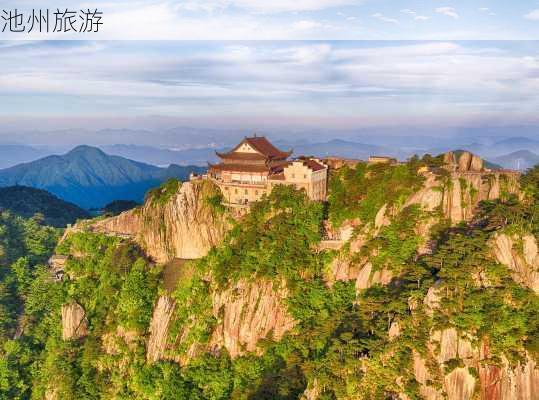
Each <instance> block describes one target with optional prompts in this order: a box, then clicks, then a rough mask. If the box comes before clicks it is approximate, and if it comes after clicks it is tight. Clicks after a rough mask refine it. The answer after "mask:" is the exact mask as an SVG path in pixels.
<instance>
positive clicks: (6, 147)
mask: <svg viewBox="0 0 539 400" xmlns="http://www.w3.org/2000/svg"><path fill="white" fill-rule="evenodd" d="M47 155H48V152H47V151H46V150H40V149H37V148H35V147H31V146H25V145H22V144H0V168H8V167H11V166H13V165H17V164H20V163H25V162H30V161H34V160H37V159H38V158H41V157H45V156H47Z"/></svg>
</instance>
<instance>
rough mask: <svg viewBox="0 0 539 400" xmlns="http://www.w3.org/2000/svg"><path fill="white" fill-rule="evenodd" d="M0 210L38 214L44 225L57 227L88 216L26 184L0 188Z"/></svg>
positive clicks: (26, 216) (28, 215) (84, 212)
mask: <svg viewBox="0 0 539 400" xmlns="http://www.w3.org/2000/svg"><path fill="white" fill-rule="evenodd" d="M0 210H9V211H11V212H12V213H13V214H15V215H20V216H21V217H24V218H30V217H33V216H34V215H35V214H40V215H41V216H42V217H43V222H44V224H45V225H50V226H55V227H58V228H62V227H65V226H66V225H67V224H73V223H75V222H76V221H77V220H78V219H84V218H89V217H90V214H89V213H88V212H87V211H85V210H83V209H82V208H80V207H78V206H76V205H75V204H72V203H69V202H66V201H63V200H61V199H59V198H58V197H56V196H54V195H52V194H51V193H49V192H47V191H45V190H41V189H34V188H31V187H27V186H10V187H5V188H0Z"/></svg>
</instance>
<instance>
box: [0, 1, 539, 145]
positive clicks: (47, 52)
mask: <svg viewBox="0 0 539 400" xmlns="http://www.w3.org/2000/svg"><path fill="white" fill-rule="evenodd" d="M35 3H38V4H39V5H36V4H35ZM35 3H33V2H31V1H28V0H16V1H15V0H3V2H2V7H0V16H1V15H2V14H1V12H2V10H10V9H12V8H15V7H17V8H18V10H19V11H20V12H27V11H26V10H29V9H31V8H32V7H34V8H41V9H45V8H47V7H49V8H50V9H56V8H62V7H69V8H70V9H76V8H78V7H79V6H80V8H99V9H100V10H102V11H103V13H104V17H103V27H104V28H106V29H105V30H104V31H103V32H102V34H95V35H94V34H84V33H83V34H75V35H71V36H70V35H69V34H68V35H57V34H53V33H49V34H45V35H41V36H35V35H34V34H27V33H22V34H11V35H10V34H7V33H5V32H4V33H3V34H2V33H1V32H0V105H1V107H0V133H2V132H3V135H4V139H5V135H7V134H13V132H17V133H18V132H23V131H25V130H36V129H37V130H47V129H67V128H79V129H83V128H84V129H88V130H95V129H104V128H129V129H134V128H159V127H163V126H166V127H173V126H179V125H184V126H205V127H214V128H216V127H221V126H232V127H237V128H238V129H247V128H249V129H253V130H256V128H257V127H258V126H275V127H280V128H286V127H288V126H306V127H320V126H323V127H328V128H335V129H337V128H339V129H340V128H343V129H354V128H363V127H373V126H377V127H379V126H408V127H414V126H435V127H436V126H439V127H445V126H487V125H508V126H510V125H523V124H524V125H526V124H531V125H538V126H539V116H538V115H537V114H538V113H537V110H538V109H539V0H524V1H517V2H508V1H498V0H490V1H487V0H484V1H458V0H446V1H442V0H423V1H419V0H418V1H399V0H391V1H389V0H388V1H383V0H364V1H358V0H297V1H285V0H274V1H265V0H199V1H162V0H153V1H149V0H144V1H129V2H127V1H125V2H123V1H113V0H109V1H104V0H94V1H92V0H90V1H89V2H88V1H86V0H85V2H84V3H79V4H78V5H77V6H76V4H77V2H74V1H72V0H70V1H69V2H67V1H66V0H55V1H54V2H52V1H49V0H42V1H39V2H37V1H36V2H35ZM1 24H2V19H1V18H0V30H1V29H2V26H1ZM105 38H108V39H110V38H114V39H118V38H121V39H124V40H103V39H105ZM12 39H19V40H12ZM21 39H23V40H21ZM43 39H47V40H43ZM50 39H62V40H50ZM67 39H78V40H67ZM81 39H84V40H81ZM142 39H144V40H142ZM164 39H171V40H164ZM188 39H189V40H188ZM195 39H196V40H195ZM198 39H200V40H198ZM229 39H230V40H229ZM285 39H286V40H285ZM340 39H351V40H340ZM486 39H488V40H486ZM525 39H529V40H525ZM533 39H537V40H533ZM2 140H3V139H2V138H1V137H0V141H2Z"/></svg>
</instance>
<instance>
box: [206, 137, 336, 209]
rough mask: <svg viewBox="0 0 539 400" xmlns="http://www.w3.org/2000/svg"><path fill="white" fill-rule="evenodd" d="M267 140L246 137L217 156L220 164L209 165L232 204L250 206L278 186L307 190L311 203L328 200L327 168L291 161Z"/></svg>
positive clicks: (313, 161)
mask: <svg viewBox="0 0 539 400" xmlns="http://www.w3.org/2000/svg"><path fill="white" fill-rule="evenodd" d="M291 155H292V151H282V150H279V149H277V148H276V147H275V146H273V145H272V144H271V143H270V142H269V141H268V140H267V139H266V138H265V137H261V136H258V137H257V136H254V137H246V138H245V139H243V140H242V141H241V143H240V144H238V145H237V146H236V147H234V148H233V149H232V150H231V151H229V152H228V153H217V156H218V157H219V158H220V159H221V162H220V163H219V164H215V165H212V164H209V169H208V175H209V177H210V178H211V179H212V180H213V181H214V182H215V183H216V184H217V185H218V186H219V187H220V189H221V191H222V193H223V197H224V198H225V201H226V202H227V203H229V204H249V203H250V202H253V201H257V200H260V198H261V197H262V196H263V195H264V194H269V192H271V190H272V188H273V187H274V186H276V185H294V186H295V187H297V188H298V189H304V190H305V192H306V193H307V195H308V196H309V198H310V199H312V200H326V194H327V177H328V167H327V166H326V165H325V164H323V163H322V162H321V161H319V160H317V159H315V158H307V157H299V158H297V159H293V160H289V157H290V156H291Z"/></svg>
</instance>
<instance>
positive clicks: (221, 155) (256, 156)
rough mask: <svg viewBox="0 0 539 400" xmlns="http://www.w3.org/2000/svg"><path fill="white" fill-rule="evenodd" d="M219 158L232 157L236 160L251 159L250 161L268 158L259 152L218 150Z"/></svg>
mask: <svg viewBox="0 0 539 400" xmlns="http://www.w3.org/2000/svg"><path fill="white" fill-rule="evenodd" d="M215 154H217V156H218V157H219V158H229V159H230V158H231V159H234V160H249V161H258V160H266V157H264V156H263V155H262V154H259V153H240V152H237V153H234V152H232V151H231V152H228V153H219V152H218V151H216V152H215Z"/></svg>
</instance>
